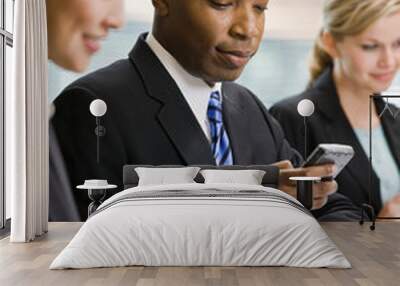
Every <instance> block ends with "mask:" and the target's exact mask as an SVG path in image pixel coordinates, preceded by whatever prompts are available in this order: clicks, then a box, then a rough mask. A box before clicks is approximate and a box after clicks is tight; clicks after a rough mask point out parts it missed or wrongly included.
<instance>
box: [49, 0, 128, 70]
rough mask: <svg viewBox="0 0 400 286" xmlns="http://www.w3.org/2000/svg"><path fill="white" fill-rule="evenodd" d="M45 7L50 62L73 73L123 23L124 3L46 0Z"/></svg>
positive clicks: (86, 0)
mask: <svg viewBox="0 0 400 286" xmlns="http://www.w3.org/2000/svg"><path fill="white" fill-rule="evenodd" d="M46 7H47V30H48V49H49V59H51V60H52V61H53V62H54V63H56V64H57V65H59V66H61V67H63V68H65V69H68V70H71V71H75V72H82V71H84V70H85V69H86V67H87V66H88V65H89V61H90V57H91V56H92V55H93V54H94V53H95V52H97V51H98V50H99V49H100V46H101V43H100V42H101V40H103V39H104V38H105V37H106V36H107V34H108V30H109V29H115V28H119V27H120V26H121V25H122V22H123V0H61V1H60V0H46Z"/></svg>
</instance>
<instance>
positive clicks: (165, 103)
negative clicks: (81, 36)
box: [53, 35, 301, 219]
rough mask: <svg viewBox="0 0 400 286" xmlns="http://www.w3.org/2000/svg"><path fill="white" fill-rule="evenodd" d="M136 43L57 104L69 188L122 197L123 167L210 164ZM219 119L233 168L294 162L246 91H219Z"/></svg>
mask: <svg viewBox="0 0 400 286" xmlns="http://www.w3.org/2000/svg"><path fill="white" fill-rule="evenodd" d="M144 37H145V35H142V36H141V37H140V38H139V40H138V42H137V43H136V45H135V47H134V48H133V50H132V51H131V52H130V54H129V58H128V59H124V60H120V61H117V62H115V63H114V64H112V65H110V66H108V67H106V68H103V69H101V70H98V71H96V72H94V73H92V74H89V75H87V76H85V77H83V78H81V79H79V80H78V81H76V82H74V83H73V84H71V85H70V86H69V87H67V88H66V89H65V90H64V91H63V92H62V94H61V95H60V96H59V97H58V98H57V99H56V101H55V105H56V110H57V112H56V115H55V116H54V119H53V123H54V127H55V130H56V133H57V135H58V138H59V143H60V147H61V149H62V152H63V155H64V158H65V160H66V166H67V170H68V173H69V176H70V181H71V185H72V186H76V185H78V184H81V183H82V182H83V180H84V179H88V178H104V179H108V180H109V182H111V183H113V184H117V185H119V186H120V190H121V189H122V184H123V182H122V167H123V166H124V165H125V164H151V165H164V164H168V165H194V164H201V165H207V164H215V161H214V159H213V156H212V153H211V148H210V144H209V142H208V140H207V139H206V136H205V134H204V133H203V131H202V129H201V127H200V125H199V124H198V122H197V120H196V118H195V116H194V114H193V113H192V111H191V109H190V107H189V105H188V104H187V102H186V101H185V98H184V97H183V95H182V94H181V92H180V90H179V88H178V87H177V85H176V83H175V81H174V80H173V79H172V78H171V77H170V75H169V74H168V72H167V71H166V70H165V68H164V67H163V65H162V64H161V62H160V61H159V60H158V59H157V57H156V56H155V55H154V53H153V52H152V51H151V49H150V48H149V47H148V45H147V44H146V43H145V41H144ZM222 93H223V95H222V96H223V97H224V99H223V117H224V123H225V127H226V129H227V132H228V134H229V138H230V142H231V146H232V151H233V157H234V163H235V164H240V165H251V164H270V163H273V162H276V161H280V160H285V159H288V160H291V161H292V162H293V164H294V165H298V164H299V163H300V161H301V157H300V156H299V155H298V153H297V152H296V151H294V150H293V149H292V148H291V147H290V146H289V144H288V143H287V141H286V140H285V139H284V136H283V133H282V130H281V128H280V126H279V124H278V123H277V122H276V121H275V119H273V118H272V116H270V115H269V113H268V112H267V110H266V109H265V107H264V106H263V105H262V103H261V102H260V101H259V100H258V99H257V98H256V97H255V96H254V95H253V94H252V93H251V92H250V91H249V90H247V89H246V88H244V87H242V86H240V85H237V84H234V83H223V86H222ZM96 98H100V99H102V100H104V101H105V102H106V103H107V106H108V111H107V113H106V115H105V116H104V117H103V118H102V124H103V125H104V126H105V128H106V130H107V133H106V136H105V137H104V138H102V139H101V162H100V164H97V162H96V137H95V134H94V129H95V119H94V118H93V116H92V115H91V114H90V113H89V104H90V102H91V101H92V100H94V99H96ZM75 200H76V202H77V204H78V207H79V212H80V214H81V218H82V219H85V218H86V212H87V209H86V208H87V205H88V199H87V195H86V193H84V192H82V193H80V192H78V191H75Z"/></svg>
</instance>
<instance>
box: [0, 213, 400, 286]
mask: <svg viewBox="0 0 400 286" xmlns="http://www.w3.org/2000/svg"><path fill="white" fill-rule="evenodd" d="M322 226H323V228H324V229H325V231H326V232H327V233H328V235H329V237H330V238H331V239H332V240H333V241H334V242H335V243H336V244H337V246H338V247H339V248H340V249H341V250H342V251H343V253H344V254H345V255H346V257H347V258H348V259H349V261H350V262H351V263H352V266H353V268H352V269H346V270H343V269H305V268H288V267H142V266H139V267H120V268H102V269H86V270H57V271H50V270H48V267H49V265H50V263H51V262H52V260H53V259H54V258H55V257H56V255H58V253H59V252H60V251H61V250H62V249H63V248H64V247H65V246H66V245H67V243H68V241H69V240H70V239H71V238H72V237H73V236H74V234H75V233H76V232H77V231H78V230H79V228H80V227H81V223H50V226H49V229H50V231H49V233H47V234H46V235H44V236H43V237H41V238H39V239H37V240H35V241H34V242H32V243H28V244H24V243H9V240H8V238H5V239H2V240H0V285H2V286H8V285H10V286H11V285H12V286H17V285H32V286H35V285H66V286H72V285H85V286H90V285H96V286H98V285H136V286H181V285H193V286H216V285H218V286H219V285H227V286H250V285H251V286H265V285H289V286H292V285H299V286H300V285H304V286H320V285H329V286H330V285H346V286H347V285H348V286H353V285H354V286H357V285H358V286H360V285H361V286H364V285H365V286H370V285H373V286H381V285H382V286H391V285H393V286H395V285H396V286H398V285H400V282H399V281H400V279H399V278H398V274H399V273H400V221H384V222H378V224H377V228H376V230H375V231H370V230H369V228H368V227H369V225H368V224H367V225H363V226H360V225H358V224H357V223H322Z"/></svg>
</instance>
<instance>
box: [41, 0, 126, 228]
mask: <svg viewBox="0 0 400 286" xmlns="http://www.w3.org/2000/svg"><path fill="white" fill-rule="evenodd" d="M46 10H47V30H48V53H49V59H50V60H52V61H53V62H54V63H55V64H57V65H59V66H61V67H63V68H65V69H67V70H71V71H75V72H83V71H84V70H85V69H86V68H87V66H88V65H89V62H90V58H91V56H92V55H93V54H94V53H95V52H97V51H98V50H99V49H100V41H101V40H103V39H104V38H105V37H106V36H107V34H108V31H109V29H115V28H119V27H120V26H121V25H122V23H123V0H46ZM49 140H50V150H49V151H50V163H49V167H50V174H49V178H50V182H49V189H50V194H49V195H50V196H49V199H50V203H49V219H50V220H51V221H80V218H79V214H78V210H77V207H76V204H75V202H74V198H73V195H72V188H71V186H70V185H69V179H68V174H67V171H66V168H65V166H64V161H63V157H62V154H61V151H60V149H59V147H58V143H57V138H56V135H55V134H54V130H53V128H52V126H51V124H50V127H49Z"/></svg>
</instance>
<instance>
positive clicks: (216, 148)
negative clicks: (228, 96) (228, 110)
mask: <svg viewBox="0 0 400 286" xmlns="http://www.w3.org/2000/svg"><path fill="white" fill-rule="evenodd" d="M207 116H208V121H209V122H210V133H211V150H212V153H213V155H214V158H215V162H216V164H217V165H218V166H220V165H232V164H233V158H232V150H231V146H230V145H229V137H228V133H226V130H225V128H224V122H223V119H222V103H221V95H220V94H219V92H218V91H214V92H213V93H211V96H210V101H209V102H208V110H207Z"/></svg>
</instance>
